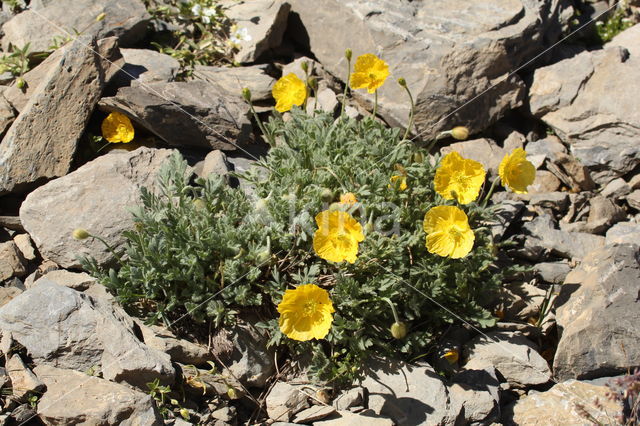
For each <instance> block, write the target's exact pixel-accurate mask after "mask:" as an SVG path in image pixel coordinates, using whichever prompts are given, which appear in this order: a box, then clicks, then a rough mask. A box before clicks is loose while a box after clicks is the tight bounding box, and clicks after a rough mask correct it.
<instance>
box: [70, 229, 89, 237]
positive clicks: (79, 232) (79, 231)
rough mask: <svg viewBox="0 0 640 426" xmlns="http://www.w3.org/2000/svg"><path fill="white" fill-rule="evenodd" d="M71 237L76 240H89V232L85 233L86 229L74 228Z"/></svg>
mask: <svg viewBox="0 0 640 426" xmlns="http://www.w3.org/2000/svg"><path fill="white" fill-rule="evenodd" d="M71 236H72V237H73V238H74V239H76V240H84V239H87V238H89V237H90V236H91V235H90V234H89V232H87V230H86V229H83V228H76V229H74V230H73V232H72V233H71Z"/></svg>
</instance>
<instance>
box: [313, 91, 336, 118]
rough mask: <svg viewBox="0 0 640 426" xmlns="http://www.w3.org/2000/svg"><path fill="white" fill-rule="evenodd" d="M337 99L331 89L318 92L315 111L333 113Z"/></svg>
mask: <svg viewBox="0 0 640 426" xmlns="http://www.w3.org/2000/svg"><path fill="white" fill-rule="evenodd" d="M338 105H339V103H338V97H337V96H336V94H335V92H334V91H333V90H331V89H322V90H319V91H318V97H317V106H316V109H319V110H320V111H324V112H328V113H333V112H335V110H336V108H337V107H338Z"/></svg>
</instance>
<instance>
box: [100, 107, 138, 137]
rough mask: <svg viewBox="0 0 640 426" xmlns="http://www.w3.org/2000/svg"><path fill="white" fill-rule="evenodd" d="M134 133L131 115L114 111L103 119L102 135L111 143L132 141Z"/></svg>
mask: <svg viewBox="0 0 640 426" xmlns="http://www.w3.org/2000/svg"><path fill="white" fill-rule="evenodd" d="M134 133H135V132H134V130H133V125H132V124H131V120H129V117H127V116H126V115H124V114H121V113H119V112H117V111H114V112H112V113H111V114H109V115H108V116H107V118H105V119H104V120H103V121H102V136H103V137H104V138H105V139H106V140H108V141H109V142H111V143H118V142H123V143H127V142H131V141H132V140H133V136H134Z"/></svg>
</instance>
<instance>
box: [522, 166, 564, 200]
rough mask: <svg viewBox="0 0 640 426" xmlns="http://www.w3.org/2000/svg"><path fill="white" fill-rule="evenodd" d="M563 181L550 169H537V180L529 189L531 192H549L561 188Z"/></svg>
mask: <svg viewBox="0 0 640 426" xmlns="http://www.w3.org/2000/svg"><path fill="white" fill-rule="evenodd" d="M561 185H562V182H560V179H558V178H557V177H556V176H555V175H554V174H553V173H551V172H550V171H548V170H536V177H535V180H534V181H533V183H532V184H531V185H529V187H528V188H527V190H528V191H529V194H531V195H533V194H544V193H547V192H555V191H557V190H559V189H560V186H561Z"/></svg>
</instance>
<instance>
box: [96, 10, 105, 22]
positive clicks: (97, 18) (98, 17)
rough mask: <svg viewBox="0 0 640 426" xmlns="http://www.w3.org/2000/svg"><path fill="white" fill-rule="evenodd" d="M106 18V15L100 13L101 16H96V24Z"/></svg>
mask: <svg viewBox="0 0 640 426" xmlns="http://www.w3.org/2000/svg"><path fill="white" fill-rule="evenodd" d="M106 16H107V14H106V13H104V12H102V13H101V14H99V15H98V16H96V22H100V21H102V20H103V19H104V18H105V17H106Z"/></svg>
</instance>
